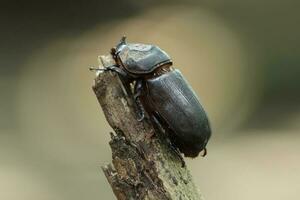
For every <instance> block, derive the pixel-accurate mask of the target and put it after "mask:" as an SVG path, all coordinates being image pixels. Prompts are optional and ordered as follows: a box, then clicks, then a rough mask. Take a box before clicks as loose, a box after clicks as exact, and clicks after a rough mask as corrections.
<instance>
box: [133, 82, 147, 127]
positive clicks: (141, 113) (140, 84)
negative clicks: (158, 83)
mask: <svg viewBox="0 0 300 200" xmlns="http://www.w3.org/2000/svg"><path fill="white" fill-rule="evenodd" d="M142 91H143V82H142V80H137V81H136V83H135V85H134V94H133V98H134V101H135V103H136V105H137V107H138V110H139V118H138V121H142V120H143V119H144V118H145V108H144V106H143V104H142V103H141V101H140V96H141V95H142Z"/></svg>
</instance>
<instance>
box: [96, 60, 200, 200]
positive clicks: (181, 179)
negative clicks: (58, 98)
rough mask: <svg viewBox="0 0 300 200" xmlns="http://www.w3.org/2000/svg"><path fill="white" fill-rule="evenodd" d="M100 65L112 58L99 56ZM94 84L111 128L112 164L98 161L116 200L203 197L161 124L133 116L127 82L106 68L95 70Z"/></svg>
mask: <svg viewBox="0 0 300 200" xmlns="http://www.w3.org/2000/svg"><path fill="white" fill-rule="evenodd" d="M99 60H100V62H101V64H102V65H103V66H109V65H112V64H114V60H113V58H112V57H111V55H105V56H100V59H99ZM93 90H94V92H95V94H96V97H97V99H98V101H99V103H100V105H101V107H102V110H103V112H104V114H105V117H106V119H107V121H108V123H109V124H110V126H111V127H112V128H113V129H114V131H115V133H111V141H110V143H109V144H110V147H111V149H112V165H111V164H109V165H107V166H104V167H102V169H103V172H104V174H105V176H106V178H107V180H108V182H109V184H110V185H111V188H112V190H113V192H114V194H115V196H116V197H117V199H118V200H135V199H148V200H175V199H178V200H187V199H189V200H202V199H203V198H202V196H201V195H200V193H199V192H198V189H197V188H196V186H195V184H194V183H193V181H192V177H191V175H190V173H189V171H188V169H187V168H186V166H185V167H182V163H181V160H180V159H179V157H178V155H176V153H174V151H173V150H172V149H171V148H170V143H169V142H168V140H167V138H165V136H164V135H165V134H164V132H163V130H161V129H158V128H157V127H154V126H153V125H152V123H151V122H150V121H149V120H148V119H145V120H143V121H142V122H139V121H138V120H137V118H138V115H137V109H136V106H135V104H134V101H133V98H132V94H131V89H130V86H129V85H127V84H125V83H123V81H122V79H120V77H119V76H118V75H117V74H116V73H114V72H111V71H106V72H103V73H97V76H96V78H95V84H94V86H93Z"/></svg>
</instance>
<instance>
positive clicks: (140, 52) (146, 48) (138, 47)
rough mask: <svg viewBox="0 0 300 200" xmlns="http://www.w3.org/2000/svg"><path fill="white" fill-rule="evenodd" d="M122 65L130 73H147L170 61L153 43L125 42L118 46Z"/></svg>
mask: <svg viewBox="0 0 300 200" xmlns="http://www.w3.org/2000/svg"><path fill="white" fill-rule="evenodd" d="M117 55H118V58H119V59H120V61H121V63H122V66H123V67H124V68H125V69H126V71H128V72H129V73H131V74H139V75H142V74H149V73H151V72H153V71H154V70H155V69H157V68H158V67H160V66H161V65H163V64H166V63H171V59H170V57H169V55H168V54H167V53H166V52H164V51H163V50H161V49H160V48H159V47H157V46H155V45H149V44H130V43H129V44H126V45H122V46H120V47H119V48H118V52H117Z"/></svg>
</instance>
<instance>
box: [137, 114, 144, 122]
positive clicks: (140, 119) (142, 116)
mask: <svg viewBox="0 0 300 200" xmlns="http://www.w3.org/2000/svg"><path fill="white" fill-rule="evenodd" d="M139 115H140V117H139V118H138V119H137V120H138V121H139V122H141V121H143V120H144V119H145V115H144V113H143V112H141V113H140V114H139Z"/></svg>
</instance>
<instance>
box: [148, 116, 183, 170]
mask: <svg viewBox="0 0 300 200" xmlns="http://www.w3.org/2000/svg"><path fill="white" fill-rule="evenodd" d="M151 118H152V121H153V122H154V124H155V126H156V127H157V128H158V130H159V131H160V132H161V133H163V135H164V136H167V137H165V140H166V142H167V144H168V146H169V147H170V149H171V150H172V151H173V152H174V153H175V155H176V156H177V157H178V159H179V160H180V162H181V167H185V161H184V159H183V157H182V154H181V153H180V151H179V149H178V148H177V147H176V146H175V145H174V143H173V142H172V141H171V140H170V138H169V137H168V135H170V134H172V130H171V129H169V128H167V130H166V129H165V128H164V127H167V126H164V124H165V123H164V122H163V120H162V119H161V117H160V116H159V114H158V113H157V112H155V113H153V114H152V116H151Z"/></svg>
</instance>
